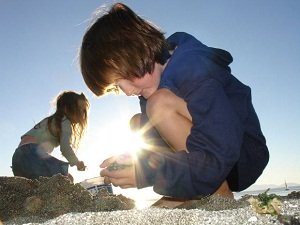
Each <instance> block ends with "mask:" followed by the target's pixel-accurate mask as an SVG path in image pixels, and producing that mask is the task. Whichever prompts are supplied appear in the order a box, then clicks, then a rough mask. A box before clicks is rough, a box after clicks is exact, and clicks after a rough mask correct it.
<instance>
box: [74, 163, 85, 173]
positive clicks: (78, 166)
mask: <svg viewBox="0 0 300 225" xmlns="http://www.w3.org/2000/svg"><path fill="white" fill-rule="evenodd" d="M76 166H77V170H78V171H85V168H86V166H85V165H84V162H83V161H78V162H77V163H76Z"/></svg>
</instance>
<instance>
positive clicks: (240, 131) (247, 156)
mask: <svg viewBox="0 0 300 225" xmlns="http://www.w3.org/2000/svg"><path fill="white" fill-rule="evenodd" d="M167 41H168V43H169V44H170V46H174V47H176V49H175V51H174V52H173V54H172V56H171V57H170V58H169V61H168V64H167V66H166V68H165V69H164V71H163V73H162V75H161V82H160V86H159V88H167V89H169V90H171V91H172V92H173V93H174V94H176V95H177V96H179V97H180V98H182V99H183V100H184V101H185V102H186V103H187V108H188V111H189V113H190V114H191V116H192V123H193V125H192V128H191V133H190V135H189V136H188V138H187V141H186V146H187V151H179V152H173V151H171V150H170V148H169V147H168V145H167V144H166V143H165V142H164V141H163V139H162V138H161V137H160V135H159V134H158V132H157V131H156V130H155V128H153V129H150V130H149V131H147V132H146V133H145V139H146V141H147V142H148V143H150V144H152V145H153V147H152V150H149V149H147V150H146V149H145V150H143V151H141V152H140V153H139V154H138V162H137V166H136V176H137V186H138V188H143V187H147V186H153V189H154V191H155V192H156V193H158V194H161V195H165V196H172V197H180V198H194V197H201V196H207V195H210V194H212V193H214V192H215V191H216V190H217V189H218V187H219V186H220V185H221V184H222V182H223V181H224V180H225V179H226V180H227V182H228V184H229V187H230V188H231V190H232V191H241V190H244V189H246V188H247V187H249V186H250V185H251V184H253V183H254V182H255V181H256V180H257V178H258V177H259V176H260V175H261V173H262V172H263V170H264V168H265V167H266V165H267V163H268V160H269V152H268V148H267V146H266V140H265V138H264V136H263V133H262V131H261V128H260V124H259V120H258V117H257V115H256V113H255V110H254V108H253V105H252V101H251V89H250V88H249V87H248V86H246V85H244V84H243V83H241V82H240V81H239V80H237V79H236V78H235V77H234V76H233V75H232V74H231V69H230V67H229V64H230V63H231V62H232V60H233V59H232V56H231V55H230V53H229V52H227V51H225V50H222V49H217V48H211V47H207V46H206V45H204V44H202V43H201V42H200V41H198V40H197V39H195V38H194V37H193V36H191V35H189V34H187V33H182V32H178V33H175V34H173V35H172V36H170V37H169V38H168V39H167ZM146 104H147V101H146V99H144V98H143V97H140V106H141V111H142V125H145V124H146V123H147V122H148V118H147V115H146V113H145V108H146Z"/></svg>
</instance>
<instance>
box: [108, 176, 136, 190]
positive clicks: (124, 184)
mask: <svg viewBox="0 0 300 225" xmlns="http://www.w3.org/2000/svg"><path fill="white" fill-rule="evenodd" d="M110 181H111V183H112V184H113V185H114V186H115V187H121V188H130V187H134V185H133V183H132V181H131V179H129V178H121V179H120V178H119V179H116V178H110Z"/></svg>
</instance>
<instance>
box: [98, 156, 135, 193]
mask: <svg viewBox="0 0 300 225" xmlns="http://www.w3.org/2000/svg"><path fill="white" fill-rule="evenodd" d="M100 167H101V168H105V169H103V170H101V172H100V175H101V176H103V177H104V182H105V183H106V184H110V183H112V184H113V185H114V186H115V187H117V186H119V187H121V188H132V187H136V178H135V165H134V162H133V158H132V156H131V155H130V154H123V155H118V156H114V157H110V158H108V159H106V160H104V161H103V162H102V163H101V165H100Z"/></svg>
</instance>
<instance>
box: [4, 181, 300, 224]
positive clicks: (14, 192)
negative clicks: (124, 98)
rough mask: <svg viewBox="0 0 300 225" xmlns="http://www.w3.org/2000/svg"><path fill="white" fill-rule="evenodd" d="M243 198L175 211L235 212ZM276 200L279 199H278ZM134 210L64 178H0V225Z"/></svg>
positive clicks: (291, 220)
mask: <svg viewBox="0 0 300 225" xmlns="http://www.w3.org/2000/svg"><path fill="white" fill-rule="evenodd" d="M249 197H251V196H244V197H242V198H241V199H239V200H235V199H225V198H220V197H217V196H213V197H208V198H204V199H201V200H192V201H188V202H185V203H183V204H182V205H180V206H178V207H177V209H184V210H190V209H201V210H205V211H219V210H235V209H239V208H243V207H247V206H249V202H248V199H249ZM279 197H280V196H279ZM280 198H281V200H282V201H286V200H287V201H288V200H290V199H300V192H292V193H290V194H289V195H288V196H285V197H282V196H281V197H280ZM134 208H135V203H134V201H133V200H132V199H129V198H126V197H125V196H122V195H114V194H110V193H108V192H107V191H106V190H105V189H103V190H101V191H100V192H98V193H97V194H95V195H92V194H91V193H90V192H89V191H87V190H86V189H84V188H83V187H82V186H80V185H79V184H73V183H71V182H70V181H69V179H67V178H66V177H64V176H61V175H56V176H53V177H51V178H45V177H41V178H40V179H39V180H29V179H26V178H21V177H0V225H1V221H2V223H4V224H6V223H7V224H22V223H24V222H26V223H29V222H30V223H42V222H45V221H47V220H50V219H53V218H56V217H58V216H61V215H64V214H68V213H84V212H103V211H122V210H130V209H134ZM277 218H278V221H280V223H282V224H294V225H295V224H296V225H297V224H298V225H300V219H299V215H296V214H295V215H279V216H278V217H277Z"/></svg>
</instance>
